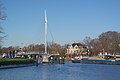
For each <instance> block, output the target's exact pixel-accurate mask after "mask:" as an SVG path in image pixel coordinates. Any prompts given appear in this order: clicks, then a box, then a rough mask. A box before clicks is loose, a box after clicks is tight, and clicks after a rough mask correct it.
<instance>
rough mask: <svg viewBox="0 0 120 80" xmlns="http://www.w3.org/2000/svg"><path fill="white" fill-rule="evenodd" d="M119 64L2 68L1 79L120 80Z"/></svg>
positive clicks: (0, 71) (67, 64) (73, 64)
mask: <svg viewBox="0 0 120 80" xmlns="http://www.w3.org/2000/svg"><path fill="white" fill-rule="evenodd" d="M119 74H120V66H119V65H100V64H75V63H71V62H66V63H65V64H47V65H39V66H38V67H36V66H29V67H22V68H13V69H2V70H0V80H120V76H119Z"/></svg>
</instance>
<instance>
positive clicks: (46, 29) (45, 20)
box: [45, 10, 47, 54]
mask: <svg viewBox="0 0 120 80" xmlns="http://www.w3.org/2000/svg"><path fill="white" fill-rule="evenodd" d="M45 54H47V15H46V10H45Z"/></svg>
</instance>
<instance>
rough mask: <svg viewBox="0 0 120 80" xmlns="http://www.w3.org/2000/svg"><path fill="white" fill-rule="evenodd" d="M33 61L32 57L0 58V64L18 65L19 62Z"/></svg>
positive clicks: (32, 62) (30, 62)
mask: <svg viewBox="0 0 120 80" xmlns="http://www.w3.org/2000/svg"><path fill="white" fill-rule="evenodd" d="M34 63H35V61H34V60H33V59H22V58H14V59H0V66H1V65H19V64H34Z"/></svg>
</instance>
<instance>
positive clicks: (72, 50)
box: [65, 43, 88, 58]
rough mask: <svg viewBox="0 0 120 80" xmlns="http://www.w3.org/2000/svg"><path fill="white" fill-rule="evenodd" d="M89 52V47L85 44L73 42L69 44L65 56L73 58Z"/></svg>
mask: <svg viewBox="0 0 120 80" xmlns="http://www.w3.org/2000/svg"><path fill="white" fill-rule="evenodd" d="M87 52H88V49H87V47H86V46H85V45H83V44H81V43H73V44H72V45H68V48H67V51H66V54H65V56H66V58H72V57H75V56H80V55H86V54H87Z"/></svg>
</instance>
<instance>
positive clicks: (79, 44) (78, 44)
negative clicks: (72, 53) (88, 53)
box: [72, 43, 84, 47]
mask: <svg viewBox="0 0 120 80" xmlns="http://www.w3.org/2000/svg"><path fill="white" fill-rule="evenodd" d="M75 45H77V46H83V47H84V45H83V44H81V43H73V44H72V46H73V47H74V46H75Z"/></svg>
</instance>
